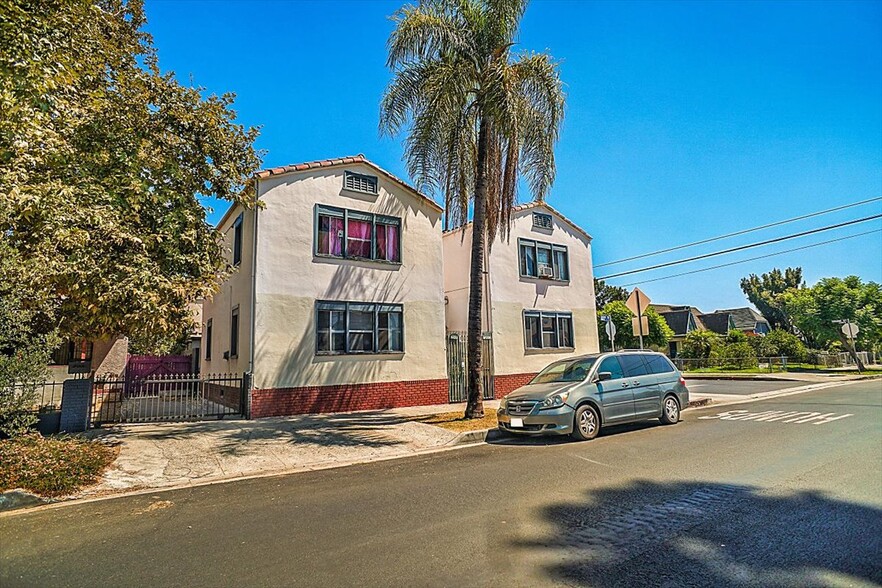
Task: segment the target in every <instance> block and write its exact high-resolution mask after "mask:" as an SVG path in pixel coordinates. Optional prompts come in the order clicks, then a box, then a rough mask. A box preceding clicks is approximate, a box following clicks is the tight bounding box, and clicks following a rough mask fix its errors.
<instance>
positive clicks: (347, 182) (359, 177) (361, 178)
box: [343, 171, 377, 194]
mask: <svg viewBox="0 0 882 588" xmlns="http://www.w3.org/2000/svg"><path fill="white" fill-rule="evenodd" d="M343 187H344V188H346V189H347V190H353V191H354V192H365V193H367V194H376V193H377V176H368V175H364V174H357V173H355V172H351V171H346V172H343Z"/></svg>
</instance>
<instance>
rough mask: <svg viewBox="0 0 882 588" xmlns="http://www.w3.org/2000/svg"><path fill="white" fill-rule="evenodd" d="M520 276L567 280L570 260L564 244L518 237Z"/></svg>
mask: <svg viewBox="0 0 882 588" xmlns="http://www.w3.org/2000/svg"><path fill="white" fill-rule="evenodd" d="M518 254H519V258H520V269H521V275H522V276H528V277H532V278H547V279H550V280H564V281H566V280H569V279H570V261H569V255H568V253H567V248H566V246H564V245H552V244H551V243H543V242H542V241H533V240H532V239H518Z"/></svg>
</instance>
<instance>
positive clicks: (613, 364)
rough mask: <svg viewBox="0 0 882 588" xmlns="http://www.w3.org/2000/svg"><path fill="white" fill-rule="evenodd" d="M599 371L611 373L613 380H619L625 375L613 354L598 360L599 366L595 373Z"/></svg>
mask: <svg viewBox="0 0 882 588" xmlns="http://www.w3.org/2000/svg"><path fill="white" fill-rule="evenodd" d="M600 372H609V373H611V374H612V379H613V380H620V379H622V378H624V377H625V374H624V373H623V372H622V366H621V364H619V360H618V359H617V358H616V356H614V355H613V356H611V357H607V358H606V359H604V360H603V361H601V362H600V367H598V368H597V373H598V374H599V373H600Z"/></svg>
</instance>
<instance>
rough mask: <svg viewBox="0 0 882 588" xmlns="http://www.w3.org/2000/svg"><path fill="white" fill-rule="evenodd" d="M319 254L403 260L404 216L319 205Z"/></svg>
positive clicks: (317, 217)
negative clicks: (402, 222) (401, 217)
mask: <svg viewBox="0 0 882 588" xmlns="http://www.w3.org/2000/svg"><path fill="white" fill-rule="evenodd" d="M315 254H316V255H321V256H328V257H343V258H348V259H371V260H376V261H387V262H391V263H401V219H400V218H397V217H393V216H383V215H380V214H371V213H367V212H359V211H355V210H346V209H343V208H333V207H330V206H317V207H316V243H315Z"/></svg>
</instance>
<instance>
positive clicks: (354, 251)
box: [346, 218, 371, 259]
mask: <svg viewBox="0 0 882 588" xmlns="http://www.w3.org/2000/svg"><path fill="white" fill-rule="evenodd" d="M346 256H347V257H363V258H366V259H370V258H371V221H367V220H357V219H354V218H350V219H349V226H348V227H347V231H346Z"/></svg>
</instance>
